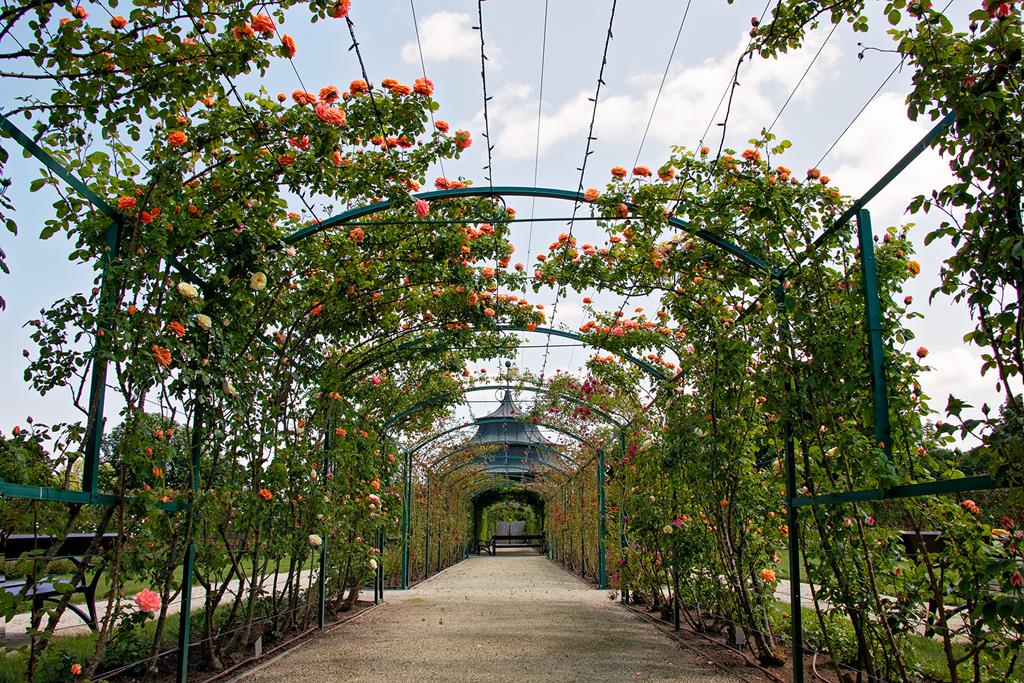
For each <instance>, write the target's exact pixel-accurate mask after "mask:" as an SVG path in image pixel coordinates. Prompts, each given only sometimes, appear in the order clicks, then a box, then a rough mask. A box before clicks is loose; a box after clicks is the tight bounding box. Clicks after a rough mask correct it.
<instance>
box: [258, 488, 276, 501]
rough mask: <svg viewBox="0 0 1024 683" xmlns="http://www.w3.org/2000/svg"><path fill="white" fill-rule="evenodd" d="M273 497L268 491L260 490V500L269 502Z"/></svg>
mask: <svg viewBox="0 0 1024 683" xmlns="http://www.w3.org/2000/svg"><path fill="white" fill-rule="evenodd" d="M273 497H274V494H272V493H271V492H270V489H260V498H262V499H263V500H270V499H271V498H273Z"/></svg>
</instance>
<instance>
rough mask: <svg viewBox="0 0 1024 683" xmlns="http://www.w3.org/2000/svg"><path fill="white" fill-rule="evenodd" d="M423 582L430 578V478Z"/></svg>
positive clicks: (426, 512)
mask: <svg viewBox="0 0 1024 683" xmlns="http://www.w3.org/2000/svg"><path fill="white" fill-rule="evenodd" d="M423 529H424V532H423V580H424V581H425V580H427V579H429V578H430V477H427V506H426V508H425V509H424V523H423Z"/></svg>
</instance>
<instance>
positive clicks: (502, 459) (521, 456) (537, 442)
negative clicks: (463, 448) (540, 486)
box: [471, 390, 558, 479]
mask: <svg viewBox="0 0 1024 683" xmlns="http://www.w3.org/2000/svg"><path fill="white" fill-rule="evenodd" d="M523 415H524V413H522V412H520V411H519V409H518V408H516V405H515V403H513V401H512V393H511V392H510V391H508V390H505V395H504V396H503V397H502V399H501V404H500V405H499V406H498V409H497V410H495V411H494V412H493V413H491V414H490V415H487V416H485V417H482V418H480V422H481V423H482V424H481V425H480V426H479V427H478V428H477V432H476V434H475V435H474V436H473V438H472V439H471V442H472V443H477V444H481V445H487V446H500V448H499V449H498V450H497V451H495V452H492V453H489V454H487V455H482V456H480V457H479V458H477V461H478V462H480V463H481V464H482V465H483V470H484V471H485V472H489V473H491V474H499V475H504V476H506V477H509V478H510V479H532V478H533V477H534V475H535V474H536V468H537V466H538V465H542V466H544V465H548V464H555V463H556V462H557V459H556V458H555V456H554V454H553V453H551V452H550V451H548V450H547V449H549V448H556V447H557V446H558V444H556V443H554V442H552V441H550V440H549V439H548V438H547V437H545V436H544V434H543V433H541V431H540V429H539V428H538V427H537V425H535V424H532V423H529V422H523V421H522V417H523ZM538 447H539V448H538Z"/></svg>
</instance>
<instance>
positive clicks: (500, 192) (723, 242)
mask: <svg viewBox="0 0 1024 683" xmlns="http://www.w3.org/2000/svg"><path fill="white" fill-rule="evenodd" d="M499 196H507V197H537V198H540V199H561V200H564V201H570V202H578V203H581V204H589V203H590V202H588V201H586V199H584V198H583V193H582V192H576V191H574V190H560V189H557V188H553V187H521V186H507V185H500V186H495V187H483V186H481V187H461V188H458V189H455V190H434V191H431V192H420V193H419V194H415V195H413V197H414V198H416V199H426V200H428V201H429V200H434V199H454V198H457V197H499ZM626 205H627V206H630V207H632V205H631V204H629V203H628V202H627V203H626ZM389 208H391V200H389V199H386V200H384V201H380V202H376V203H374V204H367V205H366V206H359V207H356V208H354V209H349V210H348V211H343V212H342V213H339V214H337V215H335V216H331V217H330V218H328V219H326V220H323V221H321V222H319V223H316V224H314V225H308V226H306V227H305V228H302V229H301V230H297V231H295V232H293V233H292V234H291V235H288V236H287V237H285V238H284V240H282V241H283V242H284V243H285V244H295V243H296V242H300V241H302V240H304V239H306V238H307V237H311V236H313V235H316V234H318V233H320V232H322V231H324V230H329V229H331V228H333V227H336V226H338V225H344V224H345V223H347V222H348V221H351V220H354V219H356V218H362V217H363V216H369V215H371V214H374V213H378V212H380V211H385V210H387V209H389ZM668 223H669V225H671V226H672V227H674V228H678V229H680V230H683V231H685V232H688V233H690V234H692V235H694V236H695V237H698V238H700V239H702V240H704V241H706V242H709V243H711V244H713V245H715V246H717V247H719V248H721V249H724V250H726V251H727V252H729V253H730V254H732V255H734V256H736V257H738V258H739V259H740V260H741V261H743V262H744V263H746V264H747V265H750V266H753V267H754V268H757V269H758V270H760V271H762V272H765V273H768V274H770V275H773V276H774V275H775V274H776V269H774V268H772V267H771V266H770V265H768V264H767V263H765V262H764V261H763V260H762V259H760V258H758V257H757V256H754V255H753V254H751V253H750V252H749V251H747V250H746V249H743V248H742V247H740V246H739V245H737V244H734V243H733V242H730V241H729V240H727V239H725V238H723V237H719V236H718V235H715V234H714V233H711V232H708V231H707V230H694V229H693V228H691V227H690V224H689V223H687V222H686V221H684V220H683V219H681V218H677V217H675V216H670V217H669V219H668Z"/></svg>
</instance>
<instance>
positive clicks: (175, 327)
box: [167, 320, 185, 337]
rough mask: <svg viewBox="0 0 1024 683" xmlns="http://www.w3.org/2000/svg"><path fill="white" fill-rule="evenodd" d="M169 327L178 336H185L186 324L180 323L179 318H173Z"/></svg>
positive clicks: (168, 324)
mask: <svg viewBox="0 0 1024 683" xmlns="http://www.w3.org/2000/svg"><path fill="white" fill-rule="evenodd" d="M167 329H168V330H170V331H171V332H173V333H174V334H175V335H176V336H177V337H184V336H185V326H184V325H182V324H181V323H179V322H178V321H177V320H172V321H171V322H169V323H167Z"/></svg>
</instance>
